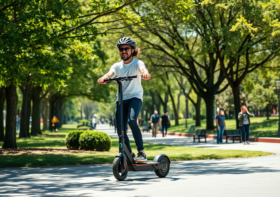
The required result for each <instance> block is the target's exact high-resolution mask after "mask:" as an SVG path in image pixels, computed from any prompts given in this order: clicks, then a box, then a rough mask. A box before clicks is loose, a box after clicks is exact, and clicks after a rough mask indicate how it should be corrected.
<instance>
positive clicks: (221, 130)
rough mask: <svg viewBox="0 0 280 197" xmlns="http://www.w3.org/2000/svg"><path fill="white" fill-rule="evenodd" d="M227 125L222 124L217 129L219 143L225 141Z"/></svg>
mask: <svg viewBox="0 0 280 197" xmlns="http://www.w3.org/2000/svg"><path fill="white" fill-rule="evenodd" d="M224 130H225V126H220V129H219V130H218V129H217V144H219V143H223V136H224Z"/></svg>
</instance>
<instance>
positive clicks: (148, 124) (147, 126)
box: [142, 123, 152, 132]
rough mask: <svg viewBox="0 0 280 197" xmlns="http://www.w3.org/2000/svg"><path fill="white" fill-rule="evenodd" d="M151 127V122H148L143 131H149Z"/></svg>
mask: <svg viewBox="0 0 280 197" xmlns="http://www.w3.org/2000/svg"><path fill="white" fill-rule="evenodd" d="M150 129H152V127H151V124H150V123H147V124H146V125H144V126H143V129H142V131H143V132H144V131H148V132H149V131H150Z"/></svg>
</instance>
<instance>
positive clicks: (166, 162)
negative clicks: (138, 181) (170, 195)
mask: <svg viewBox="0 0 280 197" xmlns="http://www.w3.org/2000/svg"><path fill="white" fill-rule="evenodd" d="M158 162H159V163H160V164H163V165H164V167H163V168H162V169H158V170H155V173H156V175H157V176H158V177H160V178H163V177H166V176H167V175H168V173H169V168H170V163H169V159H168V158H167V157H161V158H160V159H159V160H158Z"/></svg>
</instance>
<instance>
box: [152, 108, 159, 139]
mask: <svg viewBox="0 0 280 197" xmlns="http://www.w3.org/2000/svg"><path fill="white" fill-rule="evenodd" d="M159 119H160V117H159V115H158V111H157V110H155V111H154V114H153V115H152V116H151V119H150V121H151V124H152V125H151V126H152V129H153V133H152V136H153V137H157V131H158V127H159Z"/></svg>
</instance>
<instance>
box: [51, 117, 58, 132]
mask: <svg viewBox="0 0 280 197" xmlns="http://www.w3.org/2000/svg"><path fill="white" fill-rule="evenodd" d="M58 123H59V120H58V119H57V117H56V116H53V119H52V127H53V132H57V131H58V129H57V128H58Z"/></svg>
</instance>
